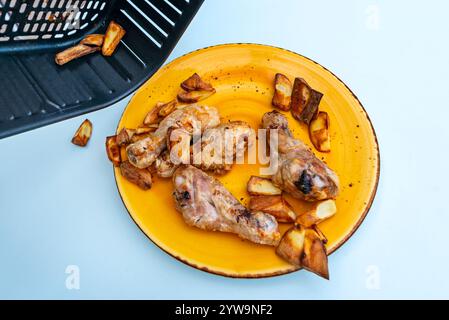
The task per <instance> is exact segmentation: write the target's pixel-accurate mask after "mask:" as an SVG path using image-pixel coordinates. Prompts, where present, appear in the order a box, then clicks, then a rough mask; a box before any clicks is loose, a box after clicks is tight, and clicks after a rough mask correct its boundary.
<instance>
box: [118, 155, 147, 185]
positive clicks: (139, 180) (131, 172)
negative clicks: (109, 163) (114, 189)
mask: <svg viewBox="0 0 449 320" xmlns="http://www.w3.org/2000/svg"><path fill="white" fill-rule="evenodd" d="M120 172H121V174H122V176H123V177H124V178H126V179H127V180H128V181H130V182H132V183H134V184H135V185H137V186H138V187H139V188H141V189H142V190H148V189H150V188H151V186H152V184H153V182H152V177H151V173H150V171H148V170H147V169H139V168H136V167H135V166H133V165H132V164H131V163H130V162H129V161H124V162H122V163H121V164H120Z"/></svg>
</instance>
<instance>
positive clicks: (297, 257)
mask: <svg viewBox="0 0 449 320" xmlns="http://www.w3.org/2000/svg"><path fill="white" fill-rule="evenodd" d="M276 254H277V255H278V256H279V257H281V258H282V259H284V260H285V261H287V262H288V263H291V264H292V265H294V266H295V267H297V268H304V269H306V270H308V271H310V272H313V273H315V274H317V275H319V276H321V277H323V278H325V279H328V280H329V268H328V261H327V251H326V247H325V245H324V243H323V241H322V240H321V237H320V235H319V234H318V233H317V232H316V231H315V230H314V229H307V228H304V227H301V226H294V227H292V228H290V229H289V230H287V232H286V233H285V234H284V235H283V237H282V239H281V241H280V242H279V245H278V247H277V248H276Z"/></svg>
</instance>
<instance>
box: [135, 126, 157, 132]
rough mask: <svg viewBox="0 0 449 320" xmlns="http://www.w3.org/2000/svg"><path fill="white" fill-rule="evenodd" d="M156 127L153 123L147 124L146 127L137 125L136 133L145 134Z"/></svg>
mask: <svg viewBox="0 0 449 320" xmlns="http://www.w3.org/2000/svg"><path fill="white" fill-rule="evenodd" d="M157 128H158V127H155V126H153V125H148V127H144V126H141V127H138V128H137V129H136V134H146V133H151V132H154V131H156V130H157Z"/></svg>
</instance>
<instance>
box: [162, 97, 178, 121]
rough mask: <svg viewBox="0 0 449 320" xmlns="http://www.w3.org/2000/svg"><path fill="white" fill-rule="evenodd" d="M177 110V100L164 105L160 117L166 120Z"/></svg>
mask: <svg viewBox="0 0 449 320" xmlns="http://www.w3.org/2000/svg"><path fill="white" fill-rule="evenodd" d="M175 109H176V100H172V101H170V102H167V103H164V104H163V105H161V106H160V107H159V111H158V116H159V117H162V118H165V117H166V116H168V115H169V114H170V113H172V112H173V111H175Z"/></svg>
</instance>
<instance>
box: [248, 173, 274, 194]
mask: <svg viewBox="0 0 449 320" xmlns="http://www.w3.org/2000/svg"><path fill="white" fill-rule="evenodd" d="M246 189H247V191H248V193H249V194H250V195H252V196H275V195H280V194H282V190H281V189H279V188H278V187H277V186H275V185H274V184H273V182H271V180H270V179H267V178H261V177H257V176H251V178H250V179H249V181H248V184H247V186H246Z"/></svg>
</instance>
